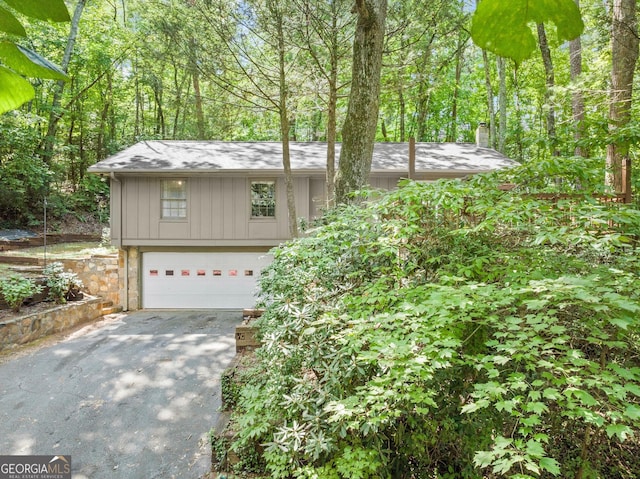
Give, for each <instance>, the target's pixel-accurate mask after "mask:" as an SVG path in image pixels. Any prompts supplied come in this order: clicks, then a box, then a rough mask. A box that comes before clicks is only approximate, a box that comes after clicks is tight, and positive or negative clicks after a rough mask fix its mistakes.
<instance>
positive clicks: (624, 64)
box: [605, 0, 639, 192]
mask: <svg viewBox="0 0 640 479" xmlns="http://www.w3.org/2000/svg"><path fill="white" fill-rule="evenodd" d="M638 43H639V42H638V18H637V16H636V0H613V17H612V28H611V92H610V94H609V102H610V103H609V133H610V134H611V135H612V137H613V136H615V134H616V132H617V130H619V129H620V128H623V127H625V126H626V125H627V124H628V123H629V121H630V119H631V98H632V93H633V76H634V72H635V68H636V63H637V61H638ZM628 154H629V143H628V141H625V140H621V139H613V140H611V143H610V144H609V145H607V173H606V176H605V183H606V185H607V186H609V187H611V188H612V189H613V190H614V191H615V192H621V191H622V164H623V161H624V159H625V158H626V157H627V155H628Z"/></svg>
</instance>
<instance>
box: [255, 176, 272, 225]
mask: <svg viewBox="0 0 640 479" xmlns="http://www.w3.org/2000/svg"><path fill="white" fill-rule="evenodd" d="M275 216H276V182H275V181H264V180H260V181H252V182H251V217H252V218H275Z"/></svg>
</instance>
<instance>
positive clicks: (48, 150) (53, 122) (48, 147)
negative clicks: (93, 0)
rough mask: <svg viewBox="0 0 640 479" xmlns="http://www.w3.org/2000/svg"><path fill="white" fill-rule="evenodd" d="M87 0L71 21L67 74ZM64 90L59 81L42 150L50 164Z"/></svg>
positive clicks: (64, 65) (65, 62) (64, 61)
mask: <svg viewBox="0 0 640 479" xmlns="http://www.w3.org/2000/svg"><path fill="white" fill-rule="evenodd" d="M85 4H86V0H78V3H76V8H75V10H74V12H73V18H72V19H71V28H70V29H69V38H67V46H66V48H65V50H64V56H63V57H62V63H61V64H60V66H61V67H62V69H63V70H64V71H65V72H66V71H67V69H68V67H69V62H70V61H71V55H72V53H73V47H74V46H75V44H76V37H77V36H78V26H79V25H80V17H81V16H82V10H84V6H85ZM63 89H64V81H63V80H58V82H57V84H56V87H55V89H54V92H53V101H52V105H51V113H50V114H49V123H48V126H47V134H46V136H45V138H44V139H43V143H42V145H41V148H40V156H41V157H42V159H43V160H44V161H45V162H47V163H49V162H51V157H52V156H53V146H54V144H55V136H56V131H57V128H58V121H59V120H60V117H61V116H62V113H61V112H60V98H61V97H62V90H63Z"/></svg>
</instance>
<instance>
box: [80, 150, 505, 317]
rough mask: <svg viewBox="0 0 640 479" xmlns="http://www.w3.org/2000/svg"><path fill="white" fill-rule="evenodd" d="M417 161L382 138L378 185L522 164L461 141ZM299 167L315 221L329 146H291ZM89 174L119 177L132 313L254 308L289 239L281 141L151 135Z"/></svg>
mask: <svg viewBox="0 0 640 479" xmlns="http://www.w3.org/2000/svg"><path fill="white" fill-rule="evenodd" d="M336 149H337V153H336V156H337V157H339V151H340V145H336ZM409 163H410V162H409V144H408V143H378V144H376V145H375V148H374V155H373V164H372V171H371V177H370V183H371V186H372V187H374V188H382V189H392V188H395V187H396V185H397V184H398V181H399V180H400V179H402V178H407V177H408V176H411V177H412V178H415V179H417V180H424V181H430V180H435V179H438V178H456V177H464V176H467V175H470V174H475V173H480V172H487V171H491V170H494V169H497V168H503V167H508V166H511V165H513V164H514V162H513V161H512V160H510V159H508V158H506V157H505V156H503V155H501V154H500V153H498V152H496V151H494V150H491V149H489V148H482V147H478V146H476V145H475V144H453V143H442V144H440V143H416V144H415V159H414V160H412V161H411V167H410V165H409ZM291 168H292V172H293V181H294V189H295V197H296V213H297V215H298V217H304V218H306V219H307V220H309V219H312V218H314V217H316V216H318V215H319V214H320V210H321V207H322V206H323V204H324V200H325V197H326V194H325V188H326V181H325V168H326V144H325V143H317V142H309V143H298V142H293V143H291ZM409 170H411V173H410V172H409ZM89 172H91V173H96V174H101V175H107V176H108V177H109V178H110V183H111V241H112V243H113V245H115V246H117V247H118V248H119V250H120V262H121V268H122V270H123V272H124V273H125V274H123V279H122V280H121V284H122V294H121V297H122V302H123V306H124V308H125V310H126V309H130V310H131V309H139V308H171V309H173V308H243V307H252V306H253V305H254V303H255V299H254V297H253V292H254V290H255V286H256V280H257V278H258V276H259V274H260V271H261V270H262V268H264V267H265V266H266V265H268V264H269V262H270V259H269V255H268V254H267V252H268V251H269V250H270V249H271V248H272V247H274V246H276V245H278V244H280V243H282V242H284V241H286V240H287V239H289V233H288V220H287V214H288V212H287V211H288V210H287V202H286V191H285V183H284V173H283V168H282V145H281V143H279V142H221V141H159V140H158V141H143V142H140V143H137V144H135V145H133V146H131V147H130V148H127V149H125V150H123V151H121V152H119V153H117V154H115V155H113V156H111V157H109V158H107V159H105V160H103V161H100V162H99V163H97V164H95V165H93V166H91V167H90V168H89Z"/></svg>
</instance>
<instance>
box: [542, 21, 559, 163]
mask: <svg viewBox="0 0 640 479" xmlns="http://www.w3.org/2000/svg"><path fill="white" fill-rule="evenodd" d="M537 26H538V44H539V45H540V53H541V54H542V63H543V64H544V73H545V84H546V89H545V92H544V99H545V103H546V106H547V118H546V124H547V137H548V138H549V142H550V143H551V154H552V155H553V156H559V155H560V152H559V151H558V149H557V143H558V139H557V135H556V112H555V109H554V108H553V105H552V104H551V94H552V92H553V87H554V86H555V83H556V80H555V74H554V72H553V61H552V60H551V50H550V49H549V42H548V41H547V33H546V31H545V28H544V24H543V23H538V25H537Z"/></svg>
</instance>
